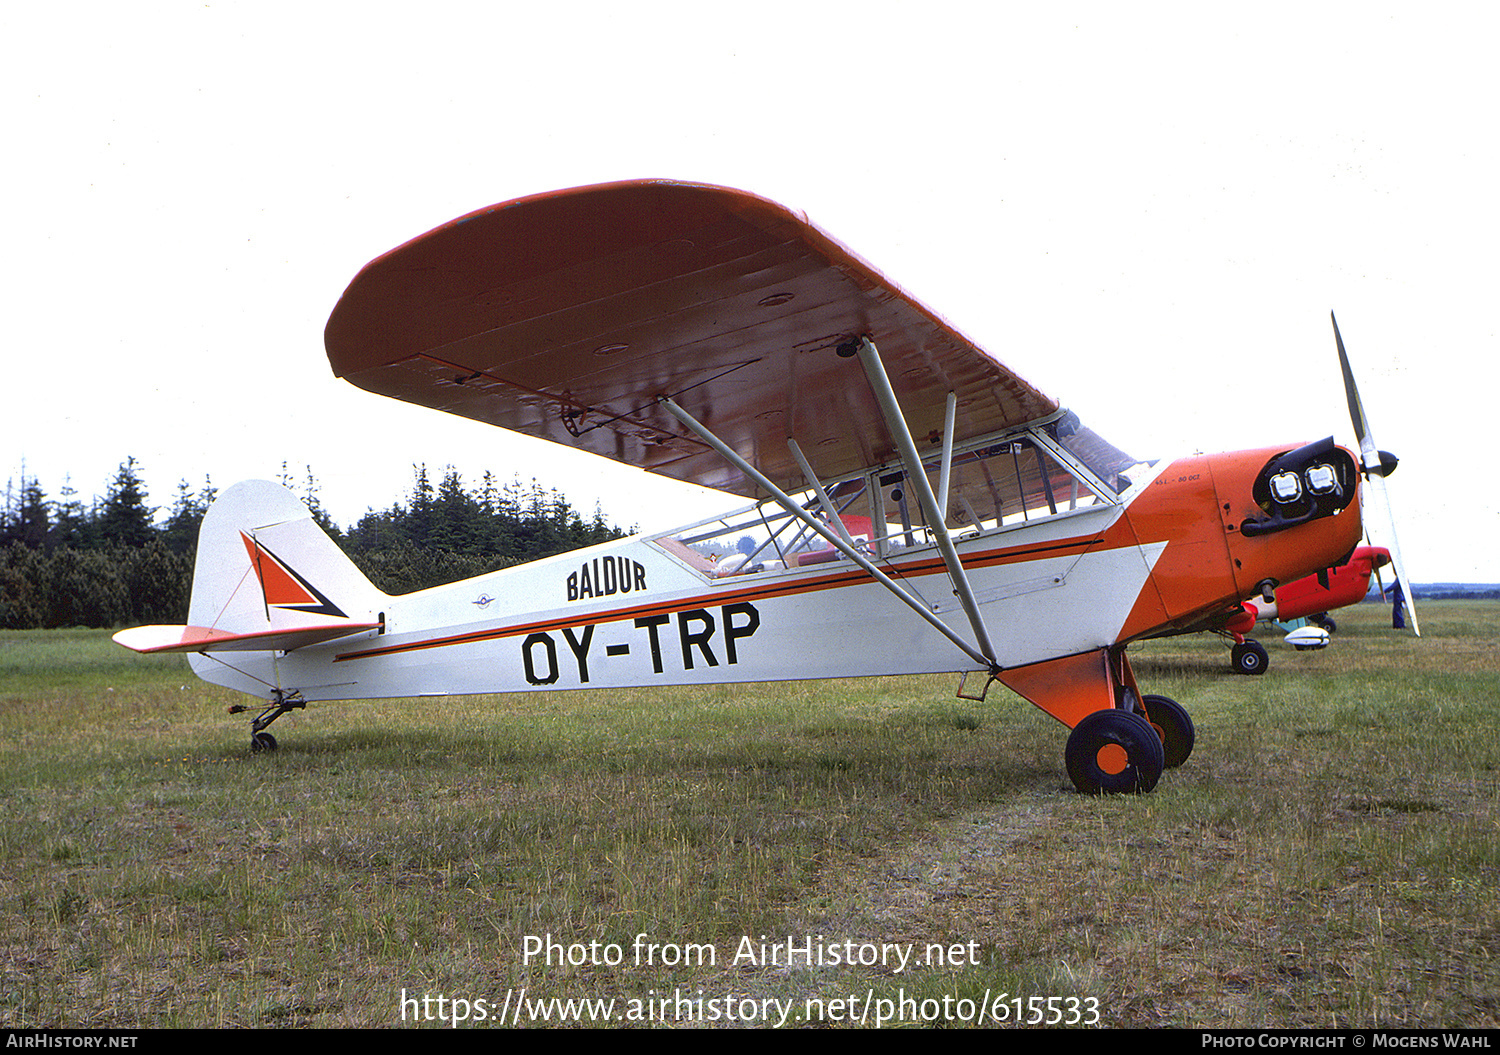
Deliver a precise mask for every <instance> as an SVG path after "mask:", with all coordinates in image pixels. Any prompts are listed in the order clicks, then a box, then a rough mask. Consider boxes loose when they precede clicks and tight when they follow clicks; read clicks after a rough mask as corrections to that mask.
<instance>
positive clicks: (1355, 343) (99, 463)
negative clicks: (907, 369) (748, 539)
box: [0, 0, 1500, 582]
mask: <svg viewBox="0 0 1500 1055" xmlns="http://www.w3.org/2000/svg"><path fill="white" fill-rule="evenodd" d="M1493 12H1494V9H1493V8H1492V7H1490V6H1489V5H1483V4H1479V3H1471V4H1429V5H1421V6H1418V5H1411V4H1402V5H1382V4H1371V3H1358V4H1355V3H1349V4H1342V3H1340V4H1311V5H1309V4H1305V3H1298V4H1286V5H1275V4H1272V5H1258V6H1256V7H1255V8H1254V9H1253V11H1252V10H1250V9H1244V10H1241V11H1238V12H1236V13H1234V14H1231V13H1230V12H1229V10H1228V9H1221V8H1212V9H1210V7H1209V5H1197V4H1187V3H1182V4H1131V5H1125V4H1104V3H1099V4H1071V5H1041V4H1035V3H1024V4H1023V3H1014V4H991V5H983V13H981V5H977V4H974V3H971V2H964V3H956V4H945V3H940V2H937V3H926V4H896V3H880V2H870V0H866V2H862V3H849V4H843V3H819V2H817V0H803V2H801V3H795V4H792V3H786V4H782V3H760V4H753V5H735V6H733V7H730V6H728V5H706V4H701V3H682V4H673V3H655V4H649V5H628V6H627V5H621V4H605V3H575V4H569V3H565V2H559V3H552V4H548V5H538V4H534V3H528V4H506V3H486V4H477V3H476V4H448V3H441V2H430V3H427V4H423V5H420V7H418V6H414V5H406V4H400V5H398V4H388V3H369V2H367V3H360V4H353V3H347V4H345V3H337V4H320V3H316V2H311V3H310V2H306V0H299V2H298V3H295V4H291V3H285V4H283V3H267V2H257V3H218V2H208V3H205V2H203V0H196V2H182V3H177V2H163V0H153V2H151V3H149V4H119V3H109V4H105V3H85V4H82V5H79V4H69V5H41V4H30V5H17V4H11V5H7V6H6V7H5V8H4V12H3V13H0V38H3V39H4V40H5V41H6V44H7V47H6V53H7V54H6V58H5V61H4V62H3V63H0V85H3V90H4V100H3V105H0V123H3V124H0V127H3V144H4V150H5V155H6V158H7V161H6V163H5V170H4V177H3V179H4V186H5V190H6V192H7V193H6V196H7V199H8V203H9V209H8V210H7V212H8V217H9V219H8V221H7V225H8V227H9V229H10V236H9V237H8V238H7V239H6V247H7V249H8V250H9V251H8V252H6V253H5V256H4V262H3V264H0V267H3V268H4V277H5V281H4V286H3V288H4V290H5V309H6V310H5V315H6V318H7V321H8V323H9V325H8V327H7V330H6V362H7V371H6V378H7V380H6V383H5V391H6V393H7V398H6V399H5V410H4V413H3V415H0V438H3V441H4V442H3V446H0V450H3V452H4V454H5V458H6V464H5V465H4V466H3V469H4V474H5V476H7V477H10V478H12V479H13V480H19V476H20V473H21V471H22V465H23V463H24V467H25V472H26V474H27V475H28V476H36V477H37V478H39V480H40V482H41V485H42V487H43V488H44V489H45V490H46V491H47V492H48V494H49V495H50V496H52V497H54V498H55V497H57V496H58V495H59V493H60V491H61V489H62V487H63V486H64V485H65V484H69V485H71V486H72V487H73V488H74V489H76V490H77V491H79V492H80V493H81V494H83V495H85V496H91V495H93V494H97V493H103V491H104V489H105V488H106V486H107V483H108V481H109V479H110V477H111V476H112V475H113V472H114V470H115V468H116V467H117V466H118V465H119V464H120V463H121V462H122V461H124V459H125V458H126V457H127V456H134V457H135V458H136V459H138V460H139V462H140V463H141V466H142V469H143V471H144V476H145V479H146V481H147V483H148V485H149V487H150V491H151V498H152V500H153V502H154V503H155V504H159V505H163V506H165V505H168V504H170V502H171V500H172V497H173V494H174V491H175V488H176V485H177V483H178V481H179V480H181V479H186V480H188V481H189V482H190V483H191V484H193V485H194V486H195V487H196V486H198V485H200V484H201V483H202V481H203V479H204V477H205V476H211V477H212V480H213V482H214V484H215V485H217V486H219V487H221V488H222V487H226V486H228V485H229V484H231V483H234V482H235V481H237V480H239V479H243V478H246V477H271V478H274V477H276V476H277V475H278V474H279V473H280V472H281V467H282V465H283V463H287V464H288V465H289V467H290V469H291V471H292V472H293V474H294V475H296V476H297V477H299V478H300V477H301V476H303V475H304V474H305V471H306V470H305V466H308V465H310V466H311V467H312V470H313V472H314V473H315V474H316V475H317V477H318V479H319V481H320V483H321V485H322V491H321V497H322V500H323V502H324V504H325V505H326V506H327V507H328V508H329V509H330V511H331V512H332V513H333V515H334V516H335V518H336V519H338V520H339V521H341V522H343V523H350V522H352V521H354V520H355V519H357V518H358V516H359V515H360V514H361V513H362V512H363V511H364V509H365V508H366V507H367V506H372V505H373V506H375V507H377V508H383V507H385V506H387V505H389V504H390V502H392V501H393V500H395V499H397V498H398V497H400V496H402V495H403V494H404V492H405V489H406V488H407V486H408V484H409V483H410V480H411V466H412V464H413V463H417V462H423V463H426V464H427V466H428V467H429V470H430V471H431V472H432V473H433V474H434V475H438V474H440V473H441V471H442V469H443V467H445V466H447V465H449V464H451V465H453V466H455V467H456V468H457V469H459V470H460V471H461V472H462V473H463V474H464V477H465V479H466V480H468V481H470V482H474V481H477V479H478V477H479V476H480V474H482V473H483V472H484V471H485V470H486V469H490V470H493V471H494V472H496V473H497V474H498V475H500V476H501V478H502V479H508V478H509V477H510V476H511V475H512V474H520V475H521V476H522V477H523V479H528V480H529V479H530V478H531V477H532V476H536V477H538V478H539V479H541V480H542V481H543V482H544V483H545V484H548V485H551V486H556V487H558V488H560V489H562V490H563V491H565V492H566V493H567V494H568V495H569V497H570V498H571V499H572V500H573V502H574V504H575V505H578V506H580V507H582V508H583V509H584V510H585V511H586V512H587V511H591V510H592V508H593V505H594V502H595V500H596V499H597V500H598V501H600V502H601V503H602V505H603V508H604V511H605V514H606V516H607V517H608V518H609V519H610V520H611V521H613V522H616V523H619V524H621V525H623V526H629V525H631V524H639V525H640V526H641V527H643V528H645V527H653V528H654V527H668V526H672V525H674V524H677V523H683V522H686V521H689V520H692V519H695V518H697V517H698V516H700V515H703V514H706V513H709V512H713V511H715V510H716V509H719V508H722V507H724V506H727V505H730V504H733V503H732V502H724V501H720V500H718V499H717V498H715V499H714V500H712V501H707V500H705V496H704V495H703V494H702V493H700V492H695V491H694V490H693V489H690V488H683V487H681V486H680V485H672V484H669V483H666V482H663V481H656V480H654V479H651V478H648V477H646V476H645V474H642V473H640V472H638V471H635V470H631V469H628V468H621V467H617V466H612V465H610V464H609V463H605V462H602V461H599V460H598V459H594V458H590V457H588V456H585V455H581V454H577V453H575V452H568V451H563V450H560V449H559V448H556V447H553V446H551V445H547V444H542V443H539V442H537V441H532V440H527V439H522V438H519V437H516V436H514V435H512V434H509V433H505V432H502V431H499V430H496V429H493V428H489V427H486V426H481V425H478V424H474V423H471V422H467V421H462V420H459V419H455V418H448V417H446V416H444V415H440V414H437V413H435V412H433V411H428V410H424V409H421V408H416V407H409V406H407V405H405V404H401V403H396V402H393V401H390V400H385V399H382V398H380V397H377V396H373V395H369V394H367V393H364V392H362V391H360V390H357V389H355V388H353V387H351V386H349V385H348V384H346V383H344V382H342V381H339V380H337V379H335V378H334V377H333V375H332V374H331V372H330V371H329V369H328V364H327V360H326V358H325V357H324V353H323V347H322V332H323V325H324V322H325V321H326V319H327V316H328V313H329V312H330V311H331V310H332V308H333V305H334V303H335V301H336V300H337V299H338V297H339V295H340V293H342V291H343V289H344V287H345V286H346V285H347V284H348V283H349V281H350V280H351V279H352V278H353V277H354V275H355V273H356V272H357V271H358V270H359V268H360V267H361V266H363V265H364V264H365V262H366V261H368V260H369V259H371V258H372V257H374V256H377V255H379V254H380V253H382V252H384V251H385V250H387V249H390V248H391V247H393V246H395V245H397V244H399V243H401V242H403V241H405V240H406V239H408V238H411V237H413V236H415V235H417V234H420V233H422V232H423V231H426V230H428V229H430V228H432V227H434V226H437V225H438V224H440V223H442V222H444V221H446V220H448V219H450V218H452V217H454V216H457V215H459V214H461V213H464V212H468V211H470V210H472V209H475V208H478V207H481V206H484V205H488V204H491V203H493V202H497V201H503V200H506V199H509V198H513V197H518V196H520V195H525V194H532V193H536V192H539V191H545V190H551V189H556V188H561V187H569V186H577V185H581V184H588V183H596V182H603V181H608V180H616V179H625V178H635V177H670V178H677V179H686V180H697V181H704V182H710V183H719V184H725V185H728V186H733V187H740V188H744V189H746V190H750V191H754V192H755V193H758V194H761V195H764V196H766V197H769V198H772V199H775V200H778V201H781V202H783V203H785V204H788V205H790V206H793V207H794V208H798V209H802V210H805V211H806V212H807V213H808V214H809V216H810V217H811V218H812V219H813V221H814V222H815V223H817V224H819V225H820V226H821V227H823V228H824V229H825V230H827V231H828V232H830V233H831V234H832V235H834V236H835V237H836V238H838V239H840V240H841V241H843V242H844V243H845V244H847V245H848V246H849V247H850V248H852V249H853V250H854V251H855V252H857V253H859V254H860V255H862V256H863V257H865V258H866V259H867V260H869V261H870V262H871V263H873V264H874V265H875V266H876V267H877V268H879V269H880V270H881V271H883V272H884V273H885V274H886V275H888V276H889V277H891V278H892V279H894V280H895V281H897V282H899V283H901V284H902V285H903V286H904V287H905V288H906V289H908V290H909V291H911V292H912V293H914V294H915V295H916V296H918V297H919V298H921V299H922V300H923V301H925V302H926V303H927V304H928V305H929V306H930V307H931V308H933V309H935V310H936V311H938V312H939V313H940V314H942V315H943V316H945V317H946V318H947V319H948V320H950V321H951V322H952V323H953V324H954V325H955V326H956V327H957V328H959V329H960V330H962V331H964V332H965V333H966V334H968V335H969V336H970V337H971V338H973V339H974V340H975V341H977V342H978V343H979V344H980V345H982V346H983V347H985V348H987V349H989V350H990V351H991V352H993V353H994V354H995V355H996V356H997V357H998V358H1000V359H1001V360H1002V361H1003V362H1005V363H1006V364H1007V365H1009V366H1010V367H1012V368H1013V369H1015V370H1016V371H1017V372H1018V373H1020V374H1021V375H1022V376H1024V377H1026V378H1027V379H1028V380H1030V381H1032V382H1033V383H1035V384H1037V385H1038V386H1039V387H1040V388H1042V389H1043V390H1044V391H1047V392H1049V393H1051V394H1053V395H1055V396H1057V397H1059V398H1060V399H1061V400H1062V401H1063V402H1064V403H1065V404H1066V405H1068V406H1071V407H1072V408H1073V409H1074V410H1076V411H1077V412H1078V413H1079V415H1080V416H1081V417H1082V418H1083V420H1084V421H1086V422H1087V423H1089V424H1091V425H1092V426H1093V427H1094V428H1096V429H1097V430H1098V431H1099V432H1100V433H1102V434H1103V435H1104V436H1105V437H1106V438H1108V439H1109V440H1110V441H1112V442H1113V443H1115V444H1116V445H1117V446H1120V447H1122V448H1124V449H1126V450H1128V451H1130V452H1131V453H1132V454H1135V455H1136V456H1138V457H1147V456H1160V455H1166V454H1171V453H1177V452H1187V451H1192V450H1225V449H1235V448H1241V447H1258V446H1266V445H1271V444H1275V443H1283V442H1295V441H1303V440H1309V439H1316V438H1319V437H1321V436H1325V435H1328V434H1329V433H1333V434H1334V435H1335V436H1336V437H1337V438H1338V439H1339V440H1340V441H1341V442H1344V443H1350V442H1352V431H1351V429H1350V425H1349V421H1348V417H1347V413H1346V410H1345V406H1344V401H1343V394H1342V391H1341V389H1340V385H1339V377H1338V370H1337V364H1336V360H1335V357H1334V351H1333V337H1332V332H1331V329H1330V327H1329V323H1328V313H1329V311H1330V309H1332V310H1335V311H1337V312H1338V316H1339V322H1340V325H1341V327H1342V328H1343V332H1344V337H1345V340H1346V342H1347V344H1348V346H1349V351H1350V354H1351V356H1352V358H1353V360H1354V368H1355V371H1356V373H1357V376H1358V377H1359V380H1360V383H1361V388H1362V391H1363V395H1364V400H1365V406H1366V409H1367V410H1368V412H1369V414H1370V417H1371V420H1372V422H1373V426H1374V433H1375V437H1376V439H1377V441H1378V442H1379V444H1380V445H1381V446H1382V447H1384V448H1386V449H1389V450H1391V451H1394V452H1395V453H1397V454H1398V455H1399V456H1400V457H1401V459H1402V464H1401V468H1400V470H1399V471H1398V472H1397V473H1396V474H1395V475H1394V476H1393V477H1392V479H1391V488H1392V492H1393V497H1394V500H1395V502H1396V504H1397V511H1398V517H1399V523H1400V526H1401V529H1402V539H1401V541H1402V547H1403V549H1404V551H1405V554H1406V561H1407V565H1408V570H1409V572H1410V574H1411V576H1412V578H1413V579H1415V580H1417V581H1434V580H1482V581H1487V582H1495V581H1500V556H1497V554H1496V548H1495V547H1494V545H1493V542H1494V540H1495V539H1496V537H1497V536H1500V499H1497V497H1496V493H1497V489H1496V488H1495V487H1494V486H1493V485H1491V484H1490V483H1489V481H1488V480H1487V479H1484V478H1482V477H1480V476H1479V475H1478V474H1479V473H1480V472H1482V471H1483V470H1484V469H1485V468H1487V467H1488V466H1489V465H1490V463H1491V462H1492V458H1491V457H1490V454H1491V444H1490V443H1489V432H1490V431H1491V429H1490V428H1489V427H1488V426H1486V425H1485V422H1486V421H1487V420H1488V418H1489V417H1490V416H1491V415H1495V414H1496V413H1497V411H1496V409H1495V407H1496V389H1497V383H1500V367H1497V366H1496V359H1497V355H1496V353H1497V340H1496V323H1495V318H1496V304H1495V300H1496V291H1497V289H1500V267H1497V264H1496V254H1497V244H1500V223H1497V205H1496V198H1497V193H1500V192H1497V190H1496V188H1497V187H1500V147H1497V125H1496V121H1495V118H1494V100H1495V99H1497V98H1500V74H1497V72H1496V65H1497V64H1496V62H1495V60H1494V56H1495V54H1496V51H1497V44H1500V40H1497V32H1496V31H1497V29H1500V15H1497V14H1495V13H1493ZM1241 19H1243V21H1241ZM1469 479H1475V480H1476V486H1474V487H1472V488H1470V487H1469V486H1468V485H1467V484H1466V483H1465V481H1466V480H1469ZM1376 541H1377V542H1378V541H1383V540H1382V539H1379V538H1377V539H1376Z"/></svg>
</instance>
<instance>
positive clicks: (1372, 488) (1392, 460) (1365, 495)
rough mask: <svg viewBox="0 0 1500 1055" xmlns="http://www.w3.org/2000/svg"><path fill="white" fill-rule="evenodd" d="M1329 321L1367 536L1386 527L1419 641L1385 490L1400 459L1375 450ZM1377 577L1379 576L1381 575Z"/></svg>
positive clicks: (1341, 340) (1340, 342)
mask: <svg viewBox="0 0 1500 1055" xmlns="http://www.w3.org/2000/svg"><path fill="white" fill-rule="evenodd" d="M1329 318H1330V319H1333V339H1334V341H1335V342H1336V343H1337V344H1338V349H1339V369H1340V370H1342V371H1343V373H1344V393H1345V394H1346V395H1347V396H1348V398H1349V417H1350V419H1351V420H1352V421H1353V422H1354V437H1355V439H1356V440H1358V441H1359V460H1360V465H1361V466H1362V468H1363V469H1364V474H1365V486H1364V487H1363V488H1361V489H1360V499H1361V502H1362V505H1361V513H1362V515H1363V517H1364V522H1365V532H1366V535H1368V534H1369V526H1370V521H1371V520H1372V519H1378V520H1380V522H1381V523H1382V524H1383V526H1384V528H1385V532H1386V538H1385V539H1384V540H1383V541H1384V543H1385V547H1386V549H1388V550H1389V551H1390V554H1391V567H1392V568H1394V569H1395V572H1396V584H1397V585H1398V586H1399V587H1400V589H1401V596H1402V600H1403V601H1404V602H1405V604H1406V614H1407V616H1408V617H1409V618H1410V619H1411V628H1412V631H1413V632H1414V633H1416V634H1417V635H1418V636H1419V637H1420V636H1421V633H1422V631H1421V629H1420V628H1419V627H1418V625H1417V608H1416V604H1415V603H1414V601H1413V600H1412V593H1411V580H1410V579H1408V578H1407V577H1406V565H1405V564H1404V563H1402V560H1401V547H1400V546H1399V545H1398V544H1397V542H1396V521H1395V518H1394V517H1393V516H1392V515H1391V502H1390V495H1389V493H1388V492H1387V491H1386V486H1385V478H1386V477H1387V476H1388V475H1390V473H1391V471H1392V470H1393V469H1395V468H1396V461H1397V459H1396V457H1395V455H1393V454H1389V453H1387V452H1386V451H1382V450H1380V449H1378V448H1377V447H1376V446H1375V439H1374V437H1373V436H1372V435H1371V434H1370V421H1369V419H1368V418H1366V417H1365V408H1364V404H1363V403H1362V402H1360V398H1359V389H1358V388H1357V387H1355V384H1354V373H1353V372H1352V371H1351V370H1350V369H1349V356H1348V354H1347V353H1346V352H1345V351H1344V338H1343V335H1342V334H1340V333H1339V320H1338V318H1337V317H1335V316H1334V314H1333V313H1332V312H1329ZM1376 574H1377V576H1378V575H1379V573H1378V572H1377V573H1376ZM1378 581H1379V580H1378V578H1377V582H1378ZM1384 592H1385V587H1384V586H1383V585H1382V586H1381V593H1382V594H1383V593H1384Z"/></svg>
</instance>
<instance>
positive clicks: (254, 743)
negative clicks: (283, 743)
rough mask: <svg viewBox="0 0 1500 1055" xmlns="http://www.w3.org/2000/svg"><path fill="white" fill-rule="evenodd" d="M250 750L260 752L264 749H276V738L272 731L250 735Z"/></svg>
mask: <svg viewBox="0 0 1500 1055" xmlns="http://www.w3.org/2000/svg"><path fill="white" fill-rule="evenodd" d="M250 750H251V751H253V752H255V753H256V754H259V753H260V752H262V751H274V750H276V738H275V737H274V736H272V735H271V734H270V733H256V734H255V735H254V736H252V737H250Z"/></svg>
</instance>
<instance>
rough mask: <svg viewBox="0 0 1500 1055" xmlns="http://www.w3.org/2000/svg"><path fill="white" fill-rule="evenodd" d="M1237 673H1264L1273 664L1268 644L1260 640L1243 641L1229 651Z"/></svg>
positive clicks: (1230, 659)
mask: <svg viewBox="0 0 1500 1055" xmlns="http://www.w3.org/2000/svg"><path fill="white" fill-rule="evenodd" d="M1229 661H1230V663H1231V664H1232V665H1233V666H1234V672H1235V673H1236V674H1264V673H1265V672H1266V668H1267V667H1269V666H1270V665H1271V657H1270V655H1269V654H1268V653H1267V652H1266V646H1265V645H1262V644H1261V643H1260V642H1259V641H1241V642H1240V643H1239V644H1238V645H1235V646H1234V648H1233V650H1231V651H1230V653H1229Z"/></svg>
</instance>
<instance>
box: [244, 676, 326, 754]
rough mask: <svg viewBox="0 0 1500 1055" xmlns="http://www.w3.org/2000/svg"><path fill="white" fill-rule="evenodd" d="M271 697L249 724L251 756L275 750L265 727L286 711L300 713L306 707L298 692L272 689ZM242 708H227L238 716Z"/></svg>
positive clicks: (271, 737)
mask: <svg viewBox="0 0 1500 1055" xmlns="http://www.w3.org/2000/svg"><path fill="white" fill-rule="evenodd" d="M272 693H273V695H272V696H271V699H270V700H269V701H268V702H267V704H266V709H265V710H263V711H261V712H260V713H259V714H258V715H256V716H255V717H254V718H253V719H252V720H251V722H250V751H251V753H252V754H257V755H259V754H266V753H269V752H271V751H274V750H276V738H275V737H274V736H272V735H271V734H270V733H268V732H266V726H268V725H270V724H271V723H272V722H274V721H275V720H276V719H278V718H280V717H281V716H282V715H283V714H286V713H287V712H288V711H300V710H303V709H304V708H306V707H307V701H306V700H304V699H303V698H302V694H301V693H300V692H282V691H281V690H280V689H273V690H272ZM244 709H245V708H244V707H241V706H240V705H239V704H235V705H234V706H233V707H231V708H229V713H230V714H239V713H240V712H242V711H244Z"/></svg>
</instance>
